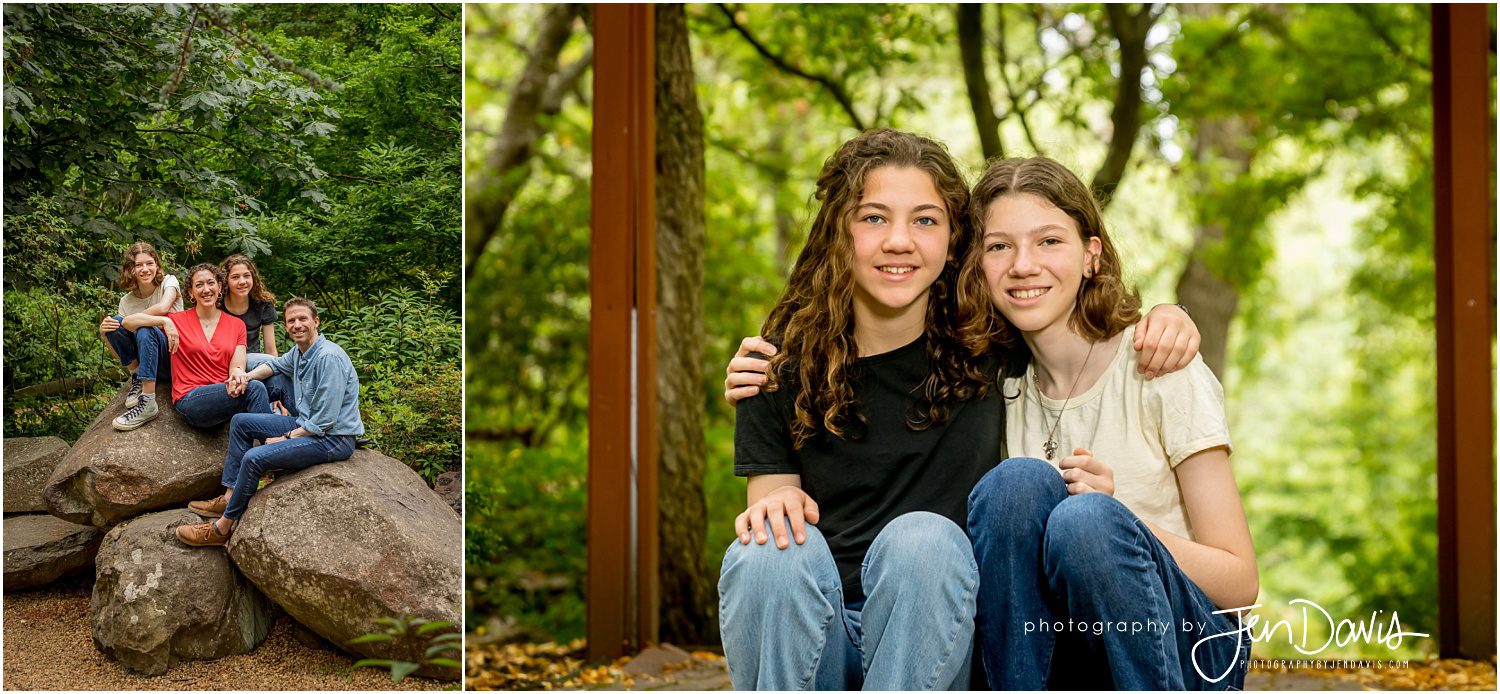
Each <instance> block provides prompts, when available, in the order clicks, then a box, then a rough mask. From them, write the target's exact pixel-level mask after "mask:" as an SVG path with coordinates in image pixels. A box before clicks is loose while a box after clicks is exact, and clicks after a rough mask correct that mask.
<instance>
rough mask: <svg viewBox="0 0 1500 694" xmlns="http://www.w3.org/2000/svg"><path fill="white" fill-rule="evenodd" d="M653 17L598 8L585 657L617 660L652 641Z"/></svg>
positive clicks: (631, 8)
mask: <svg viewBox="0 0 1500 694" xmlns="http://www.w3.org/2000/svg"><path fill="white" fill-rule="evenodd" d="M653 17H654V15H653V13H652V10H651V8H650V7H649V6H646V5H595V6H594V130H593V169H594V171H593V181H592V186H591V188H592V189H591V192H590V200H591V204H592V208H591V210H590V215H589V217H590V224H591V225H592V245H591V249H590V257H589V295H590V300H591V301H592V305H591V310H590V316H589V319H590V325H589V489H588V571H589V575H588V586H587V591H586V594H585V600H586V602H587V620H588V625H587V632H588V656H589V658H590V659H604V658H616V657H619V656H621V655H624V654H625V653H626V652H627V651H630V650H633V649H635V648H639V647H640V646H641V645H642V644H643V643H644V642H645V641H649V640H653V639H655V636H656V632H655V619H656V615H655V609H654V608H655V605H656V590H655V586H656V578H655V573H656V546H657V536H656V472H655V471H656V455H655V451H656V444H655V440H656V417H655V406H656V389H655V382H656V372H655V344H656V342H655V336H656V332H655V328H654V326H655V314H654V310H655V304H656V301H655V292H656V283H655V267H656V265H655V262H654V260H655V258H654V253H655V242H654V237H655V225H656V220H655V194H656V191H655V186H654V180H655V177H654V172H655V168H654V167H655V151H656V146H655V137H656V133H655V118H654V108H655V101H654V97H655V91H654V90H655V62H654V53H653V51H652V48H653V47H654V43H653V41H654V31H653V26H654V25H653V22H652V20H653ZM643 615H644V618H643Z"/></svg>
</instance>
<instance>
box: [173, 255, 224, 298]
mask: <svg viewBox="0 0 1500 694" xmlns="http://www.w3.org/2000/svg"><path fill="white" fill-rule="evenodd" d="M200 272H209V273H212V274H213V276H214V281H215V282H218V283H219V298H218V299H216V300H215V301H214V306H217V307H221V308H222V307H223V306H224V270H223V269H222V268H220V267H219V266H218V265H214V264H213V263H198V264H197V265H194V266H193V267H191V268H189V269H188V271H187V275H186V277H187V281H186V282H183V283H182V286H183V287H185V288H186V292H187V295H188V296H191V297H193V305H195V306H196V305H197V304H198V297H196V296H194V295H193V278H194V277H196V276H198V273H200Z"/></svg>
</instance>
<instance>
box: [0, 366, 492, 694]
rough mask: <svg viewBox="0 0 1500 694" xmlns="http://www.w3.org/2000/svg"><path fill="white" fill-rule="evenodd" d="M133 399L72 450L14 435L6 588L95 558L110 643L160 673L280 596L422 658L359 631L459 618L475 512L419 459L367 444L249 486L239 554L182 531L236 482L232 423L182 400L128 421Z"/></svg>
mask: <svg viewBox="0 0 1500 694" xmlns="http://www.w3.org/2000/svg"><path fill="white" fill-rule="evenodd" d="M124 401H125V392H124V390H123V389H122V390H121V392H120V393H119V394H118V395H116V397H115V398H114V399H113V400H112V401H111V402H110V404H109V405H108V406H107V407H105V409H104V411H103V412H102V413H100V415H99V416H98V418H96V419H95V420H94V422H93V423H92V424H91V425H90V426H89V428H88V429H87V430H86V431H84V433H83V435H82V436H80V437H79V439H78V441H77V442H76V443H75V444H74V445H73V446H72V447H71V448H69V447H68V446H67V444H66V443H64V442H63V441H62V440H61V439H57V438H55V437H48V438H44V439H7V440H6V442H5V513H6V518H5V588H6V590H15V589H24V588H32V587H36V586H40V585H45V584H46V583H48V582H50V581H53V580H56V579H57V578H58V577H60V576H63V575H66V574H67V573H69V572H71V571H76V570H78V569H81V568H83V567H87V566H88V565H90V564H93V565H94V566H95V581H94V595H93V600H92V602H91V605H90V618H91V621H92V624H93V637H94V643H95V645H96V646H97V647H98V648H99V649H100V651H102V652H103V653H105V654H106V655H108V656H110V657H112V658H115V659H116V660H118V661H119V662H120V663H121V664H122V665H124V666H126V667H128V668H130V669H132V670H135V671H137V672H141V673H144V674H152V675H155V674H161V673H163V672H165V671H166V670H167V669H168V668H169V667H170V666H171V664H172V663H173V662H175V661H178V660H212V659H216V658H222V657H225V656H228V655H235V654H239V653H245V652H248V651H250V650H251V649H253V648H255V647H256V646H257V645H258V644H259V643H260V642H261V641H262V640H263V639H264V638H265V637H266V635H267V634H268V633H269V631H270V626H271V624H272V623H273V622H274V621H275V617H276V614H277V611H278V607H279V608H280V609H284V610H285V611H286V612H287V613H288V614H290V615H291V616H292V617H293V618H294V619H296V620H297V621H298V622H300V623H301V624H302V625H304V626H306V627H307V628H309V629H311V630H312V631H313V632H316V633H317V634H319V635H320V636H322V637H323V638H325V639H328V640H329V641H330V642H332V643H334V644H336V645H339V646H340V647H342V648H345V649H347V650H349V651H350V652H351V653H354V654H356V655H359V656H363V657H369V658H380V659H391V660H405V661H409V662H418V663H420V662H422V661H423V660H425V658H424V657H423V656H424V653H423V651H424V650H425V646H426V645H427V644H426V643H425V642H422V643H416V642H410V641H403V640H401V639H392V640H389V641H374V642H367V643H359V644H353V645H350V644H349V641H350V640H351V639H354V638H355V637H358V636H361V635H364V634H368V633H375V632H380V631H383V627H382V626H381V625H380V624H379V623H378V622H376V620H377V619H378V618H381V617H401V618H407V619H410V618H417V617H420V618H424V619H427V620H444V621H448V622H451V623H453V624H455V625H457V624H460V619H461V612H460V611H461V609H462V604H463V603H462V596H463V585H462V583H463V582H462V575H463V554H462V553H463V529H462V523H461V521H460V520H459V517H458V515H457V513H455V512H454V510H453V509H452V508H450V507H449V506H448V504H447V503H446V502H444V500H443V499H442V498H440V497H439V496H438V495H437V494H436V493H435V492H433V490H432V489H430V488H429V487H428V486H427V485H426V483H424V482H423V481H422V478H421V477H420V476H419V475H417V473H416V472H414V471H413V470H412V469H411V468H409V467H407V466H406V465H405V464H403V463H401V462H400V461H397V460H395V459H392V458H390V457H387V456H385V455H382V454H380V453H378V452H375V451H373V450H368V449H360V450H358V451H356V452H355V454H354V457H352V458H350V459H349V460H346V461H341V462H336V463H327V464H324V465H317V466H314V467H311V468H308V469H306V470H302V471H299V472H295V473H291V474H285V475H282V476H280V477H278V478H277V479H276V481H275V482H273V483H272V484H270V485H269V486H267V487H265V488H264V489H262V490H261V491H260V492H258V493H256V495H255V496H254V497H253V498H252V499H251V500H250V504H249V507H248V508H247V509H246V511H245V514H244V516H243V517H242V518H241V519H240V522H239V523H238V525H237V526H236V527H235V531H234V534H233V535H232V536H231V541H230V544H229V548H228V551H227V552H226V551H223V550H219V549H214V548H193V547H188V546H186V545H183V544H182V543H181V542H179V541H178V540H177V538H176V536H175V534H174V531H173V529H174V528H176V527H177V526H178V525H183V524H188V523H197V522H200V519H199V518H198V517H197V516H195V515H194V514H192V513H191V512H188V511H186V510H185V508H184V507H185V505H186V504H187V502H189V501H193V500H196V499H206V498H210V497H213V496H215V495H217V494H219V493H221V492H222V491H223V488H222V486H221V485H220V482H219V477H220V475H221V474H222V472H223V467H224V456H225V452H226V451H227V450H228V433H227V429H228V427H227V426H225V427H220V428H219V430H217V431H212V432H203V431H200V430H197V429H194V428H192V427H190V426H188V425H187V424H186V423H185V422H183V421H182V420H181V419H180V418H179V417H178V416H177V413H176V412H175V411H174V410H173V408H171V407H170V406H167V407H162V408H161V415H160V416H159V417H157V419H156V420H154V421H152V422H151V423H149V424H147V425H146V426H143V427H141V428H139V429H135V430H133V431H127V432H120V431H115V430H114V429H113V427H111V426H110V420H112V419H114V418H115V417H116V416H118V415H119V414H120V413H122V412H123V411H124V409H125V405H124ZM41 480H45V482H41ZM13 500H14V504H13V503H12V502H13ZM13 506H14V507H13ZM163 509H166V510H163ZM34 511H46V512H48V513H49V514H50V515H43V514H37V513H33V512H34ZM12 513H24V514H26V515H18V516H11V514H12ZM455 628H456V627H455ZM419 674H423V675H426V676H429V677H437V678H442V679H448V680H456V679H458V676H459V673H458V671H457V670H456V669H453V668H431V667H429V668H424V669H423V670H421V671H419Z"/></svg>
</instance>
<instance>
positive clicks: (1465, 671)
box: [465, 635, 1495, 691]
mask: <svg viewBox="0 0 1500 694" xmlns="http://www.w3.org/2000/svg"><path fill="white" fill-rule="evenodd" d="M474 641H475V639H474V638H473V636H472V635H471V637H470V642H471V644H470V646H469V651H468V657H467V661H468V663H467V668H466V675H467V679H466V685H465V686H466V688H468V689H530V690H537V689H546V690H554V689H555V690H582V689H626V690H635V691H672V690H699V691H722V690H728V689H732V687H731V686H730V684H729V673H728V671H727V670H725V668H724V656H723V655H721V654H719V653H718V652H717V651H714V650H705V649H693V650H683V649H681V648H677V647H676V646H672V645H670V644H663V645H661V646H653V647H651V648H648V649H646V650H645V651H643V652H641V653H640V654H639V655H636V656H635V657H633V658H632V657H626V658H620V659H619V660H616V661H614V662H612V663H609V664H606V665H587V664H585V662H584V660H583V659H584V642H583V640H582V639H579V640H576V641H573V642H571V643H566V644H556V643H541V644H537V643H510V644H481V643H474ZM1271 665H1272V663H1270V662H1268V661H1264V660H1257V661H1255V667H1253V668H1252V669H1251V670H1250V673H1249V675H1248V676H1247V677H1246V681H1245V689H1246V690H1247V691H1284V690H1311V691H1370V690H1417V691H1423V690H1452V689H1458V690H1489V691H1494V690H1495V660H1494V658H1493V657H1492V658H1491V659H1490V660H1488V661H1473V660H1431V661H1412V662H1411V663H1410V665H1409V666H1408V667H1405V668H1383V669H1376V668H1358V669H1356V668H1330V667H1317V666H1313V667H1299V668H1293V669H1281V668H1272V667H1271Z"/></svg>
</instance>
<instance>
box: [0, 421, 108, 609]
mask: <svg viewBox="0 0 1500 694" xmlns="http://www.w3.org/2000/svg"><path fill="white" fill-rule="evenodd" d="M9 445H10V444H9V442H7V443H6V446H7V447H8V446H9ZM8 453H9V451H8V450H7V454H8ZM103 537H104V533H103V532H102V531H100V530H99V529H98V528H95V527H94V526H92V525H78V524H77V523H69V522H67V521H65V520H62V519H61V518H53V517H52V516H49V515H46V514H43V513H38V514H33V515H26V516H12V517H10V518H6V519H5V590H6V592H9V591H12V590H25V589H27V588H36V587H38V586H44V585H47V584H48V583H51V582H53V581H55V580H57V579H59V578H62V577H63V576H66V575H68V574H70V573H73V572H74V571H77V570H79V569H82V568H84V567H86V566H89V565H90V564H93V563H94V554H95V553H97V552H98V551H99V541H100V540H101V539H102V538H103Z"/></svg>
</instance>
